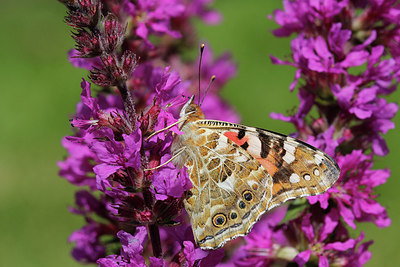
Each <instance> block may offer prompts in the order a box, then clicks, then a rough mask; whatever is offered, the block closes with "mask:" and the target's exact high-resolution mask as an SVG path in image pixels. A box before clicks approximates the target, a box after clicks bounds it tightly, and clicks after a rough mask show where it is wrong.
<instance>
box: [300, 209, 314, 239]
mask: <svg viewBox="0 0 400 267" xmlns="http://www.w3.org/2000/svg"><path fill="white" fill-rule="evenodd" d="M310 218H311V213H308V214H307V215H306V216H304V217H303V219H302V221H301V230H303V232H304V234H305V236H306V237H307V238H308V240H310V241H313V240H314V229H313V227H312V225H311V221H310Z"/></svg>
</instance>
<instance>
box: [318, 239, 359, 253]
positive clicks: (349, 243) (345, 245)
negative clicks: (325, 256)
mask: <svg viewBox="0 0 400 267" xmlns="http://www.w3.org/2000/svg"><path fill="white" fill-rule="evenodd" d="M355 245H356V241H355V240H354V239H349V240H346V241H345V242H333V243H329V244H327V245H326V246H325V247H324V249H326V250H328V249H332V250H336V251H346V250H348V249H351V248H354V246H355Z"/></svg>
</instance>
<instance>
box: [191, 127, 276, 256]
mask: <svg viewBox="0 0 400 267" xmlns="http://www.w3.org/2000/svg"><path fill="white" fill-rule="evenodd" d="M194 136H196V138H191V139H190V140H191V142H194V144H193V143H192V144H190V143H186V147H185V149H186V153H187V160H186V162H185V166H186V167H187V168H188V173H189V178H190V180H191V182H192V184H193V188H192V189H191V190H190V191H189V192H187V195H186V199H185V208H186V211H187V212H188V213H189V215H190V218H191V224H192V229H193V233H194V236H195V239H196V242H197V244H198V245H199V246H200V247H201V248H203V249H216V248H219V247H221V246H223V245H224V244H225V243H226V242H227V241H229V240H231V239H234V238H236V237H238V236H243V235H246V234H247V233H248V232H249V231H250V230H251V228H252V226H253V224H254V223H255V222H256V221H257V220H258V219H259V217H260V216H261V215H262V214H263V213H264V212H265V211H266V210H267V208H268V205H269V203H270V201H271V198H272V178H271V176H270V175H269V174H268V173H266V172H265V170H264V168H263V167H262V165H261V164H260V162H259V161H258V160H256V159H255V158H254V157H253V156H251V155H250V154H249V153H248V152H247V151H246V150H243V149H241V148H240V147H239V146H238V145H237V144H235V143H234V142H233V141H231V140H230V139H229V138H227V137H226V136H225V135H223V134H222V132H221V131H219V130H216V129H206V128H200V129H198V131H197V132H195V135H194Z"/></svg>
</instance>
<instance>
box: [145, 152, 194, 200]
mask: <svg viewBox="0 0 400 267" xmlns="http://www.w3.org/2000/svg"><path fill="white" fill-rule="evenodd" d="M169 158H170V156H169V155H165V156H163V157H162V158H161V162H160V164H163V163H164V162H166V161H167V160H168V159H169ZM152 184H153V186H154V194H155V197H156V199H158V200H165V199H167V198H168V196H171V197H176V198H179V197H181V196H182V194H183V192H184V191H187V190H189V189H191V188H192V187H193V186H192V183H191V182H190V180H189V178H188V175H187V173H186V170H185V169H184V168H182V169H180V170H179V169H177V168H176V167H175V166H174V165H173V164H172V163H168V164H167V165H165V166H163V167H161V168H160V169H158V170H156V171H155V172H154V174H153V177H152Z"/></svg>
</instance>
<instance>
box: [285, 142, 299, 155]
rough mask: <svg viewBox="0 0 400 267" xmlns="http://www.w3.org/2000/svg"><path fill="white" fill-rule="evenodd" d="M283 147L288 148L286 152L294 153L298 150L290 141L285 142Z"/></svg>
mask: <svg viewBox="0 0 400 267" xmlns="http://www.w3.org/2000/svg"><path fill="white" fill-rule="evenodd" d="M283 148H284V149H285V150H286V152H289V153H290V154H292V155H294V153H295V152H296V146H294V145H292V144H289V143H288V142H285V143H284V144H283Z"/></svg>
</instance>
